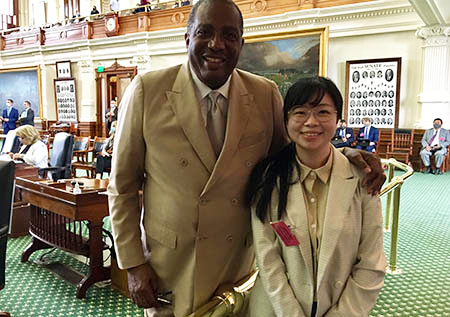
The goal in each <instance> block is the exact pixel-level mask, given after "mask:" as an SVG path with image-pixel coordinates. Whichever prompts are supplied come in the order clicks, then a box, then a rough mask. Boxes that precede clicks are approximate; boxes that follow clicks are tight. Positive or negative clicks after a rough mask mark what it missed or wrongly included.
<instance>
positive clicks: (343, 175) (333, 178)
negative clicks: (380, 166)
mask: <svg viewBox="0 0 450 317" xmlns="http://www.w3.org/2000/svg"><path fill="white" fill-rule="evenodd" d="M333 151H334V161H333V167H332V170H331V175H330V185H329V189H328V200H327V206H326V210H325V220H324V226H323V235H322V243H321V246H320V255H319V262H318V263H319V265H318V273H317V286H318V289H319V286H320V284H321V282H322V279H323V277H324V274H325V272H326V270H327V267H328V265H329V263H330V260H331V257H332V256H333V254H334V250H335V248H336V244H337V242H338V241H339V236H340V234H341V231H342V227H343V224H344V222H345V217H346V214H347V212H348V209H349V208H350V204H351V202H352V200H353V196H354V192H355V189H356V186H357V184H358V179H357V178H356V177H355V176H354V175H353V173H352V169H351V166H350V163H349V162H348V161H347V159H346V158H345V157H344V155H343V154H341V153H340V152H339V151H338V150H336V149H334V150H333Z"/></svg>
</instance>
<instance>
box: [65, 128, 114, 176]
mask: <svg viewBox="0 0 450 317" xmlns="http://www.w3.org/2000/svg"><path fill="white" fill-rule="evenodd" d="M105 142H106V138H105V137H99V136H96V137H95V138H94V143H93V145H92V147H91V148H90V149H89V151H88V152H90V153H92V156H91V160H89V155H88V153H86V155H85V157H84V158H83V159H82V160H80V161H79V162H73V163H72V167H73V170H74V174H75V172H76V170H77V169H81V170H85V171H86V173H87V176H88V177H89V178H94V177H95V160H96V158H97V156H98V155H99V154H100V152H101V151H102V149H103V146H104V145H105Z"/></svg>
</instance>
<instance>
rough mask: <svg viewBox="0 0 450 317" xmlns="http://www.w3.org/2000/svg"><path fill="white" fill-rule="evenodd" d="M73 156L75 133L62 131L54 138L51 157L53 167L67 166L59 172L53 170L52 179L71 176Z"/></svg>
mask: <svg viewBox="0 0 450 317" xmlns="http://www.w3.org/2000/svg"><path fill="white" fill-rule="evenodd" d="M72 156H73V135H72V134H69V133H66V132H60V133H57V134H56V135H55V138H54V139H53V148H52V155H51V158H50V166H51V167H65V168H64V169H63V170H61V171H58V172H52V174H54V173H56V174H55V175H52V179H54V180H56V179H60V178H70V174H71V166H72Z"/></svg>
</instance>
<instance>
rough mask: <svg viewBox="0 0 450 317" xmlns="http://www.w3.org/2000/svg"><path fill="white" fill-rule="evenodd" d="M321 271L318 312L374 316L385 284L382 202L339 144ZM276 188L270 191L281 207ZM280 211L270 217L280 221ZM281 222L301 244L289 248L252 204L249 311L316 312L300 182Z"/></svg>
mask: <svg viewBox="0 0 450 317" xmlns="http://www.w3.org/2000/svg"><path fill="white" fill-rule="evenodd" d="M333 151H334V161H333V167H332V171H331V175H330V180H329V181H330V183H329V191H328V193H329V194H328V199H327V207H326V213H325V221H324V228H323V234H322V241H321V247H320V255H319V262H318V275H317V302H318V308H317V316H343V317H344V316H345V317H350V316H355V317H356V316H357V317H361V316H368V314H369V312H370V310H371V308H372V307H373V305H374V304H375V303H376V300H377V296H378V293H379V291H380V290H381V288H382V286H383V283H384V274H385V267H386V259H385V255H384V250H383V230H382V216H381V205H380V199H379V198H378V197H372V196H371V195H369V194H367V190H366V189H364V188H363V187H362V185H361V183H362V179H363V175H361V172H359V171H358V170H357V169H356V168H355V167H354V166H352V165H351V164H350V163H349V162H348V160H347V159H346V158H345V156H344V155H342V154H341V153H340V152H339V151H338V150H336V149H334V150H333ZM277 195H278V192H277V191H276V190H275V191H274V194H273V197H272V207H271V208H272V210H275V211H276V210H277V209H276V208H277V205H278V199H277V197H278V196H277ZM275 216H276V213H274V216H272V219H273V220H274V221H275V220H277V219H276V218H275ZM282 220H283V221H284V222H285V223H286V224H288V225H289V226H291V227H292V229H291V230H292V232H293V233H294V234H295V236H296V237H297V240H298V241H299V243H300V244H299V246H290V247H286V246H285V245H284V244H283V242H281V240H279V238H277V236H276V235H275V233H274V231H273V230H272V228H271V226H270V224H269V223H268V222H265V223H262V222H261V221H260V220H259V218H257V217H256V215H255V212H254V210H252V227H253V236H254V245H255V252H256V261H257V265H258V267H259V269H260V277H259V278H258V280H257V282H256V285H255V288H254V289H253V292H252V294H251V298H250V316H255V317H256V316H257V317H265V316H286V317H297V316H308V317H309V316H311V308H312V302H313V294H314V278H313V266H312V261H313V259H312V253H311V243H310V236H309V231H308V223H307V216H306V207H305V202H304V198H303V193H302V187H301V184H300V183H296V184H294V185H293V186H291V188H290V190H289V196H288V202H287V207H286V214H285V215H284V216H283V218H282Z"/></svg>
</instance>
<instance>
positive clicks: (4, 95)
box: [0, 66, 42, 119]
mask: <svg viewBox="0 0 450 317" xmlns="http://www.w3.org/2000/svg"><path fill="white" fill-rule="evenodd" d="M6 99H12V100H13V101H14V107H15V108H17V110H18V111H19V114H20V113H22V111H23V110H24V109H25V106H24V105H23V102H24V101H29V102H30V103H31V109H33V111H34V117H35V118H41V119H42V84H41V71H40V68H39V66H34V67H23V68H10V69H1V70H0V101H1V102H5V101H6Z"/></svg>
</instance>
